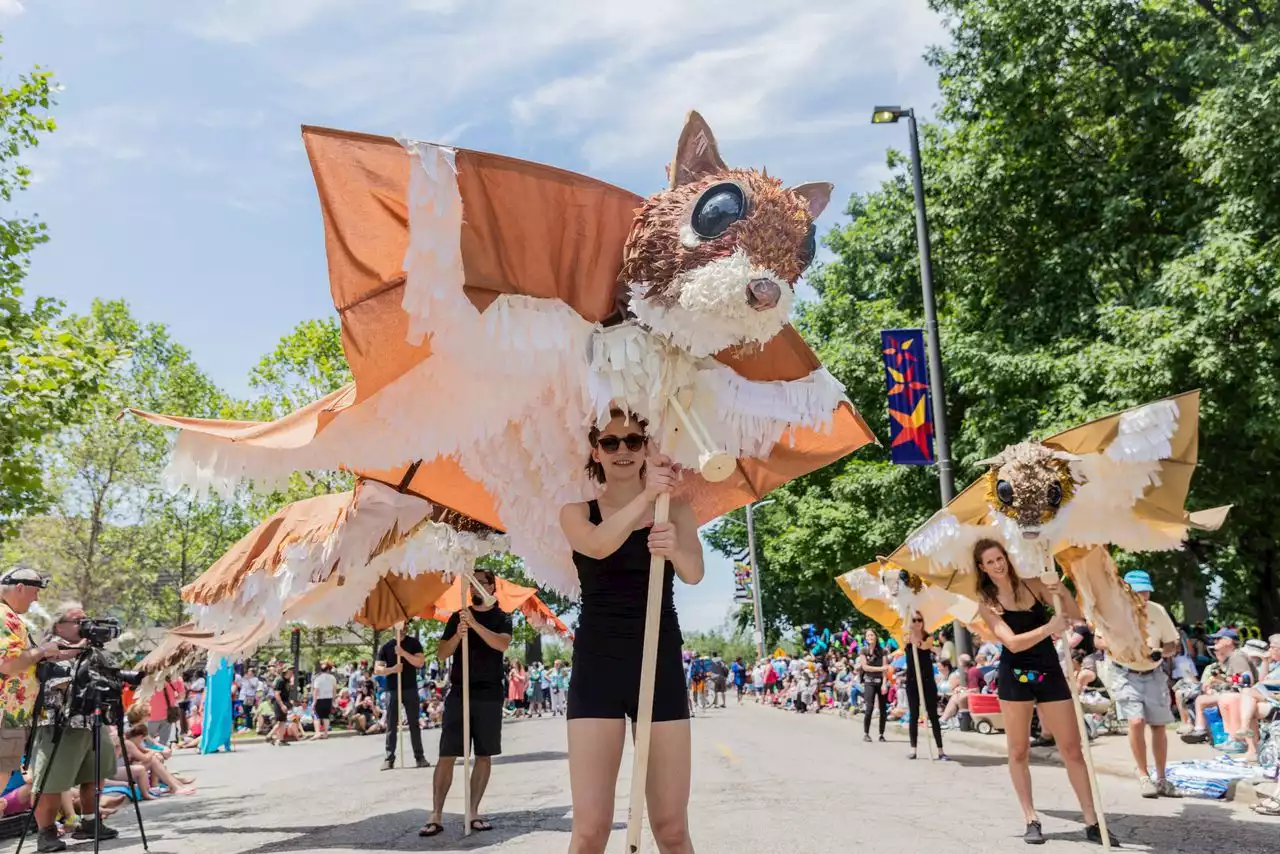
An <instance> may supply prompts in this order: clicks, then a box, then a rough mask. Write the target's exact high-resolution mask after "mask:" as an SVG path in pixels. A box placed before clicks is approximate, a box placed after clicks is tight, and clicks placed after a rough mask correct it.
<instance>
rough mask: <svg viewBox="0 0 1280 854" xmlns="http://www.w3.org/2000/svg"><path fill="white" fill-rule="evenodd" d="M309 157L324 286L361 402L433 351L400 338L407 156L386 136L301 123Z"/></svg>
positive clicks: (403, 326) (404, 320) (406, 236)
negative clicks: (317, 209) (326, 269)
mask: <svg viewBox="0 0 1280 854" xmlns="http://www.w3.org/2000/svg"><path fill="white" fill-rule="evenodd" d="M302 139H303V143H304V145H305V146H306V149H307V156H308V157H309V158H310V160H311V171H312V173H313V174H314V175H315V180H316V191H317V193H318V194H319V197H320V212H321V216H322V218H323V220H324V237H325V239H324V243H325V253H326V255H327V256H328V259H329V290H330V293H331V294H332V296H333V304H334V307H336V308H337V309H338V315H339V317H340V318H341V320H342V346H343V349H344V350H346V353H347V362H348V363H349V364H350V365H351V372H352V374H353V375H354V376H355V377H356V379H357V381H358V382H359V384H360V399H361V400H364V399H366V398H368V397H369V396H371V395H372V394H374V393H375V392H376V391H378V389H380V388H382V387H383V386H385V385H386V384H387V383H389V382H391V381H393V380H395V379H396V378H397V377H399V376H401V375H402V374H403V373H404V372H405V371H407V370H409V368H411V367H413V366H414V365H416V364H417V363H418V362H420V361H422V360H423V359H425V358H426V357H427V356H428V355H429V354H430V352H431V349H430V347H429V346H427V345H426V343H425V342H424V343H423V344H422V345H421V346H414V345H412V344H410V343H409V342H408V341H406V340H405V332H406V331H407V330H408V316H407V315H406V314H405V313H404V311H403V310H402V309H401V308H400V303H401V299H402V297H403V285H404V272H403V270H402V268H403V266H404V255H405V251H406V250H407V249H408V248H409V220H408V201H407V197H408V188H409V166H410V160H409V154H408V152H407V151H405V150H404V148H403V147H402V146H401V145H400V144H399V143H398V142H396V141H395V140H394V139H391V138H390V137H383V136H372V135H369V134H359V133H349V132H346V131H338V130H329V129H327V128H313V127H303V129H302Z"/></svg>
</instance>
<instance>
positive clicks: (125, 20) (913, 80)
mask: <svg viewBox="0 0 1280 854" xmlns="http://www.w3.org/2000/svg"><path fill="white" fill-rule="evenodd" d="M787 7H791V8H790V11H784V9H785V8H787ZM730 9H732V12H730V11H729V10H730ZM0 33H3V36H4V44H3V46H0V52H2V53H3V60H0V74H2V75H3V77H2V78H0V79H3V80H4V81H6V82H12V81H13V80H14V78H15V77H16V76H17V75H18V74H19V73H21V72H23V71H25V70H27V69H28V68H29V67H30V66H32V65H35V64H40V65H42V66H45V67H46V68H50V69H52V70H53V71H54V72H55V73H56V76H57V80H58V83H59V84H60V85H61V86H62V87H63V91H62V92H61V93H60V94H59V97H58V106H57V108H56V109H55V110H54V115H55V116H56V118H57V121H58V125H59V129H58V131H57V133H55V134H54V135H52V136H50V137H48V138H47V140H46V141H45V142H44V143H43V144H42V146H41V147H40V149H39V150H38V151H37V152H36V153H34V154H33V155H32V156H31V157H30V158H29V161H28V162H29V165H30V166H31V167H32V169H33V171H34V176H35V184H34V186H33V187H32V189H31V191H30V192H28V193H27V194H25V195H24V196H23V197H21V198H20V199H19V200H18V202H19V208H18V210H19V211H20V212H22V213H24V214H29V213H35V214H38V215H39V216H40V217H41V218H42V219H43V220H44V221H45V222H46V223H47V224H48V226H49V230H50V234H51V238H52V241H51V243H50V244H49V245H48V246H45V247H43V248H41V249H40V250H39V251H38V253H37V254H36V256H35V258H34V262H33V267H32V271H31V275H30V278H29V279H28V282H27V287H28V293H29V294H31V295H35V294H41V295H50V296H56V297H59V298H61V299H63V300H64V301H66V303H67V304H68V307H69V308H70V309H71V310H72V311H83V310H85V309H86V308H87V306H88V305H89V303H90V301H91V300H92V299H93V298H94V297H97V296H101V297H109V298H116V297H123V298H124V299H126V300H127V301H128V302H129V303H130V305H131V306H132V308H133V311H134V313H135V314H136V315H137V316H138V317H140V318H141V319H143V320H145V321H159V322H162V323H165V324H168V326H169V327H170V328H171V329H172V331H173V334H174V336H175V337H176V339H177V340H178V341H180V342H182V343H183V344H185V345H186V346H187V347H189V348H190V349H191V351H192V352H193V353H194V355H195V358H196V359H197V361H198V362H199V363H200V365H201V366H202V367H203V368H204V369H205V370H206V371H207V372H208V373H209V374H210V375H211V376H212V377H213V378H214V380H215V381H216V382H218V383H219V385H221V386H222V387H223V388H224V389H226V390H227V391H228V392H230V393H233V394H245V393H246V392H247V384H246V380H247V376H248V373H249V369H250V368H251V367H252V365H253V364H254V363H256V362H257V360H258V359H259V358H260V357H261V356H262V355H263V354H264V353H267V352H269V351H270V350H271V349H272V348H273V347H274V345H275V342H276V341H277V340H278V339H279V338H280V336H281V335H283V334H284V333H285V332H287V331H288V330H289V329H290V328H291V327H292V326H293V325H295V324H296V323H297V322H299V321H301V320H304V319H306V318H311V317H319V316H324V315H328V314H330V313H331V312H332V311H333V307H332V303H331V302H330V300H329V293H328V284H327V278H326V268H325V259H324V247H323V233H322V229H321V224H320V217H319V210H318V206H317V202H316V197H315V190H314V185H313V184H312V181H311V175H310V170H309V168H308V165H307V160H306V156H305V154H304V152H303V149H302V144H301V139H300V136H299V126H300V125H302V124H315V125H327V126H331V127H339V128H344V129H349V130H358V131H366V132H371V133H383V134H393V135H407V136H412V137H417V138H422V139H430V140H434V141H438V142H451V143H456V144H458V145H461V146H465V147H468V148H477V149H483V150H489V151H497V152H501V153H503V154H508V155H512V156H516V157H522V158H526V159H529V160H535V161H540V162H546V163H551V164H554V165H557V166H561V167H565V168H568V169H573V170H576V171H580V172H584V173H587V174H591V175H594V176H596V177H599V178H603V179H605V180H607V181H610V182H613V183H615V184H619V185H621V186H624V187H627V188H630V189H632V190H635V191H636V192H639V193H643V194H648V193H650V192H653V191H654V190H656V189H658V188H659V187H660V186H661V183H662V179H663V174H664V173H663V167H664V166H665V164H666V163H667V161H668V160H669V159H670V156H671V153H672V150H673V149H674V145H675V139H676V136H677V135H678V133H679V130H680V126H681V123H682V121H683V118H684V115H685V113H686V112H687V111H688V110H689V109H698V110H699V111H700V112H702V114H703V115H704V116H705V117H706V118H707V120H708V122H709V123H710V125H711V127H712V129H713V130H714V131H715V133H716V136H717V139H718V141H719V143H720V149H721V152H722V153H723V154H724V156H725V159H726V160H727V161H728V162H729V163H730V164H731V165H744V166H745V165H755V166H759V165H767V166H768V168H769V171H770V174H775V175H779V176H782V177H783V178H784V179H785V180H787V181H788V182H794V183H800V182H802V181H810V180H829V181H833V182H835V184H836V200H837V203H836V204H833V205H832V206H831V208H830V209H829V210H828V212H827V213H826V214H825V215H824V216H823V219H822V222H821V226H822V227H824V228H826V227H829V226H831V225H833V224H835V223H837V222H838V221H839V220H840V217H841V213H842V208H843V205H842V204H840V203H839V202H841V201H843V200H845V199H847V198H848V197H849V195H850V194H851V193H853V192H857V191H864V190H867V189H871V188H873V187H874V186H875V185H876V184H877V183H878V182H879V181H880V180H881V179H882V178H883V177H885V175H886V174H887V170H886V169H885V166H884V153H885V149H886V148H887V147H889V146H896V147H900V148H905V140H904V138H903V131H902V129H901V128H882V127H880V128H878V127H872V126H871V125H870V124H868V119H869V115H870V110H871V107H872V106H873V105H874V104H877V103H901V104H914V105H916V106H917V107H918V108H920V109H922V111H923V112H925V113H928V112H930V107H931V106H932V105H933V103H934V102H935V101H936V99H937V87H936V81H935V76H934V74H933V73H932V71H931V70H930V69H929V68H928V67H927V66H926V64H925V63H924V60H923V59H922V54H923V51H924V50H925V48H926V47H927V46H929V45H931V44H937V43H939V42H941V41H943V38H944V35H943V31H942V28H941V24H940V22H939V21H938V19H937V18H936V17H935V16H934V15H933V14H932V13H931V12H930V11H929V10H928V9H927V8H926V4H925V2H924V0H854V2H850V0H808V2H805V3H803V4H801V3H793V4H783V3H777V2H765V0H739V2H735V3H733V4H729V3H728V2H721V3H710V2H694V0H644V2H609V3H606V2H600V0H556V2H531V0H524V2H516V0H488V2H476V0H472V2H469V3H464V2H462V0H380V2H377V3H374V2H367V3H354V2H349V0H348V2H342V0H221V2H216V0H190V2H185V3H173V2H165V0H112V2H101V0H0ZM5 213H6V214H7V213H9V212H8V211H6V212H5ZM709 569H710V571H709V572H708V578H707V580H706V581H705V582H704V583H703V584H702V585H700V586H699V587H698V588H694V589H693V590H689V591H682V593H681V596H680V607H681V613H682V615H683V622H684V624H685V625H686V626H688V627H689V628H694V629H701V628H710V627H714V626H715V625H717V624H719V623H720V622H721V621H722V620H723V618H724V616H725V614H726V612H727V610H728V608H729V604H730V597H731V595H732V586H733V585H732V575H731V573H730V572H729V568H728V564H727V562H725V561H723V560H720V559H716V560H715V561H714V562H713V565H712V566H710V567H709Z"/></svg>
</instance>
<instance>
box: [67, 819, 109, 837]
mask: <svg viewBox="0 0 1280 854" xmlns="http://www.w3.org/2000/svg"><path fill="white" fill-rule="evenodd" d="M119 835H120V831H118V830H116V829H115V828H114V827H107V825H106V823H105V822H103V823H102V824H100V825H98V838H99V839H115V838H116V837H117V836H119ZM71 838H72V839H93V819H91V818H89V819H85V820H84V821H82V822H80V826H79V827H77V828H76V829H75V830H73V831H71Z"/></svg>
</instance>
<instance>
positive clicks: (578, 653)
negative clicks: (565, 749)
mask: <svg viewBox="0 0 1280 854" xmlns="http://www.w3.org/2000/svg"><path fill="white" fill-rule="evenodd" d="M683 642H684V641H683V639H682V638H681V636H680V633H679V632H672V633H665V634H663V635H661V636H660V637H659V638H658V666H657V673H656V678H655V681H654V686H653V720H654V722H655V723H661V722H663V721H682V720H686V719H688V717H689V697H688V693H687V692H686V691H685V686H684V666H683V664H682V663H681V660H680V648H681V646H682V644H683ZM641 647H642V641H641V639H639V638H636V639H633V640H632V639H628V640H623V639H620V638H608V639H602V640H597V639H595V638H592V637H587V638H583V637H582V636H581V633H580V634H579V638H578V642H577V643H576V644H575V645H574V650H573V676H572V678H571V679H570V680H569V701H568V708H567V709H566V712H565V717H566V718H567V719H569V720H573V719H574V718H614V719H621V718H631V720H633V721H634V720H635V719H636V718H637V717H638V715H639V712H640V658H641Z"/></svg>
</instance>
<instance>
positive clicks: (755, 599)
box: [747, 498, 773, 660]
mask: <svg viewBox="0 0 1280 854" xmlns="http://www.w3.org/2000/svg"><path fill="white" fill-rule="evenodd" d="M772 503H773V499H772V498H770V499H769V500H768V501H756V502H753V503H751V504H748V505H747V557H748V559H749V560H750V562H751V603H752V605H753V606H754V608H755V612H756V637H755V641H756V656H757V658H758V659H760V660H763V659H764V607H763V606H762V605H761V604H760V571H759V569H757V567H756V524H755V515H754V514H755V509H756V508H757V507H763V506H764V505H766V504H772Z"/></svg>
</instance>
